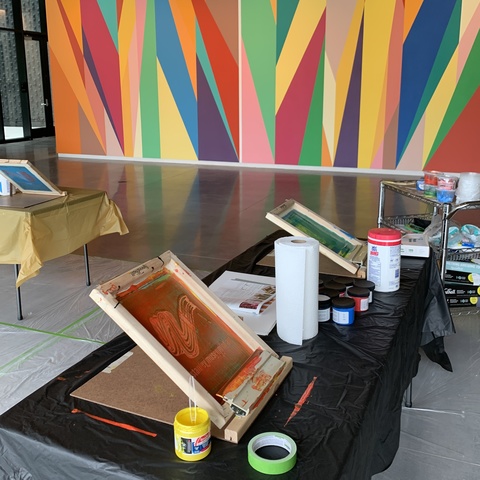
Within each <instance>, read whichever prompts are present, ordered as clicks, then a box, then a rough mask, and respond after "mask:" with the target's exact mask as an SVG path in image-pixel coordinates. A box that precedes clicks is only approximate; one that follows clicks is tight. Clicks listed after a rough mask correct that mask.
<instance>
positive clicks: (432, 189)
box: [423, 170, 441, 198]
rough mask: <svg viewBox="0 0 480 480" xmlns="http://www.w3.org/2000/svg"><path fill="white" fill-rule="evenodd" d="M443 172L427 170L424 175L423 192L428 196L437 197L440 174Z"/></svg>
mask: <svg viewBox="0 0 480 480" xmlns="http://www.w3.org/2000/svg"><path fill="white" fill-rule="evenodd" d="M440 174H441V172H437V171H435V170H432V171H431V172H425V173H424V175H423V179H424V182H425V184H424V187H423V188H424V192H423V194H424V195H425V196H426V197H433V198H435V197H436V196H437V184H438V175H440Z"/></svg>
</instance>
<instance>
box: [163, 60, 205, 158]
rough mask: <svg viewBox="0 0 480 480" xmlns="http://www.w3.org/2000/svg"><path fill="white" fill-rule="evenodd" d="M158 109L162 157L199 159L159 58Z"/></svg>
mask: <svg viewBox="0 0 480 480" xmlns="http://www.w3.org/2000/svg"><path fill="white" fill-rule="evenodd" d="M157 76H158V105H159V107H158V109H159V112H158V113H159V118H160V151H161V152H162V158H167V159H175V160H193V159H197V154H196V152H195V149H194V148H193V145H192V142H191V140H190V137H189V136H188V133H187V130H186V128H185V124H184V123H183V120H182V117H181V116H180V112H179V111H178V108H177V105H176V103H175V100H174V98H173V95H172V91H171V90H170V87H169V85H168V82H167V79H166V77H165V74H164V72H163V69H162V67H161V65H160V62H159V61H158V60H157Z"/></svg>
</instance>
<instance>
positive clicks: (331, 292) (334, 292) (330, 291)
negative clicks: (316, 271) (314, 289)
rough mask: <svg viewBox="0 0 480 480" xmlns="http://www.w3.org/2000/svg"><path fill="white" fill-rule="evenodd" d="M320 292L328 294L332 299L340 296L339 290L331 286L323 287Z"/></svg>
mask: <svg viewBox="0 0 480 480" xmlns="http://www.w3.org/2000/svg"><path fill="white" fill-rule="evenodd" d="M319 293H320V295H326V296H327V297H329V298H330V300H332V299H333V298H338V296H339V292H338V290H333V289H331V288H322V290H320V292H319Z"/></svg>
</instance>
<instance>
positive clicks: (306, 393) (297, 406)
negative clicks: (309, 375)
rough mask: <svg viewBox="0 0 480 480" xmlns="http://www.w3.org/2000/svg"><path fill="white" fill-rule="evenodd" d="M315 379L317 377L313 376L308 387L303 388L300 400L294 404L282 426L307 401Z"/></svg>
mask: <svg viewBox="0 0 480 480" xmlns="http://www.w3.org/2000/svg"><path fill="white" fill-rule="evenodd" d="M316 380H317V377H313V380H312V381H311V382H310V383H309V385H308V387H307V388H306V389H305V391H304V392H303V395H302V396H301V397H300V400H299V401H298V402H297V403H296V404H295V407H294V409H293V411H292V413H291V414H290V416H289V417H288V420H287V422H286V423H285V425H284V427H286V426H287V424H288V422H289V421H290V420H291V419H292V418H293V417H294V416H295V415H296V414H297V413H298V412H299V411H300V410H301V408H302V407H303V404H304V403H305V402H306V401H307V399H308V397H309V396H310V394H311V393H312V389H313V386H314V385H315V381H316Z"/></svg>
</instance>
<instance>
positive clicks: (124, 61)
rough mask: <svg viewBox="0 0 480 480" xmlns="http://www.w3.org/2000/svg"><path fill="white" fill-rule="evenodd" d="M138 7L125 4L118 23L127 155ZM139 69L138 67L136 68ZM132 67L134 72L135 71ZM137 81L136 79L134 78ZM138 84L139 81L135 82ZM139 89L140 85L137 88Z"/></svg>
mask: <svg viewBox="0 0 480 480" xmlns="http://www.w3.org/2000/svg"><path fill="white" fill-rule="evenodd" d="M135 23H136V8H135V4H134V3H133V2H126V3H124V4H123V8H122V15H121V17H120V22H119V25H118V61H119V65H120V88H121V92H122V123H123V143H124V146H123V150H124V153H125V155H126V156H128V157H131V156H132V155H133V138H132V135H133V132H132V121H133V119H132V109H131V93H130V92H131V91H132V89H131V85H130V73H131V72H130V68H129V66H130V62H131V61H135V60H136V56H137V49H136V48H133V52H132V55H133V58H131V55H130V52H131V51H132V44H133V46H134V45H135V44H136V36H135ZM135 70H137V71H138V69H135ZM135 70H134V69H132V73H134V72H135ZM132 81H134V82H135V79H132ZM135 83H137V84H138V82H135ZM136 90H137V91H138V86H137V89H136Z"/></svg>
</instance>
